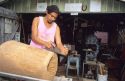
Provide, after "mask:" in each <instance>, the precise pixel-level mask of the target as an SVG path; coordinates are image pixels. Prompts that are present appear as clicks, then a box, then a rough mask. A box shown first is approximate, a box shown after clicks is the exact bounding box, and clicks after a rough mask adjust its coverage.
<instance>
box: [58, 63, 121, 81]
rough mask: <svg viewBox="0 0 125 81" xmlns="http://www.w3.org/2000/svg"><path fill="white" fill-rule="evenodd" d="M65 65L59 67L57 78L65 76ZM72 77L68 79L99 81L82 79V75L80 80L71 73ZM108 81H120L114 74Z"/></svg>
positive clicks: (74, 80) (89, 80)
mask: <svg viewBox="0 0 125 81" xmlns="http://www.w3.org/2000/svg"><path fill="white" fill-rule="evenodd" d="M65 72H66V71H65V65H61V66H59V67H58V71H57V74H56V75H57V76H64V77H66V76H65V74H66V73H65ZM71 75H72V76H69V77H68V78H72V80H73V81H97V80H95V79H86V78H82V76H81V75H80V77H79V78H78V77H77V75H76V73H71ZM108 81H120V80H118V78H117V77H115V75H114V74H110V75H108Z"/></svg>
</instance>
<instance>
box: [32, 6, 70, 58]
mask: <svg viewBox="0 0 125 81" xmlns="http://www.w3.org/2000/svg"><path fill="white" fill-rule="evenodd" d="M58 15H59V9H58V7H57V6H56V5H51V6H47V8H46V15H45V16H44V17H42V16H40V17H35V18H34V20H33V23H32V40H31V42H30V45H31V46H34V47H37V48H41V49H51V48H53V47H55V43H56V46H57V48H59V49H60V51H61V54H63V55H65V56H66V55H67V54H68V49H67V48H65V47H64V46H63V44H62V42H61V36H60V28H59V26H58V25H57V24H56V23H55V22H54V21H55V20H56V18H57V17H58Z"/></svg>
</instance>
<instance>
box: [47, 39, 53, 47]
mask: <svg viewBox="0 0 125 81" xmlns="http://www.w3.org/2000/svg"><path fill="white" fill-rule="evenodd" d="M45 47H46V48H52V47H53V46H52V42H51V41H49V42H46V43H45Z"/></svg>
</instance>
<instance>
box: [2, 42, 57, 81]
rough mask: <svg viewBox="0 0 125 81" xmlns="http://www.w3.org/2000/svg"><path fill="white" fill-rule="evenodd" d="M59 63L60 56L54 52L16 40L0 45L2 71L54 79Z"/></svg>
mask: <svg viewBox="0 0 125 81" xmlns="http://www.w3.org/2000/svg"><path fill="white" fill-rule="evenodd" d="M57 64H58V58H57V55H56V54H55V53H53V52H50V51H47V50H44V49H39V48H35V47H32V46H30V45H27V44H24V43H21V42H16V41H14V40H11V41H7V42H5V43H3V44H1V45H0V71H1V72H7V73H13V74H18V75H23V76H30V77H34V78H39V79H45V80H52V79H53V78H54V76H55V74H56V72H57Z"/></svg>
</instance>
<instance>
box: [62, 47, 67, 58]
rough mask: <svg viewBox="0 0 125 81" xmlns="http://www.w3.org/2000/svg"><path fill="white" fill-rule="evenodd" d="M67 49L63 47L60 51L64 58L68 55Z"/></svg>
mask: <svg viewBox="0 0 125 81" xmlns="http://www.w3.org/2000/svg"><path fill="white" fill-rule="evenodd" d="M68 51H69V50H68V48H66V47H63V48H62V49H61V52H62V53H63V54H64V55H65V56H66V55H67V54H68Z"/></svg>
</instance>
